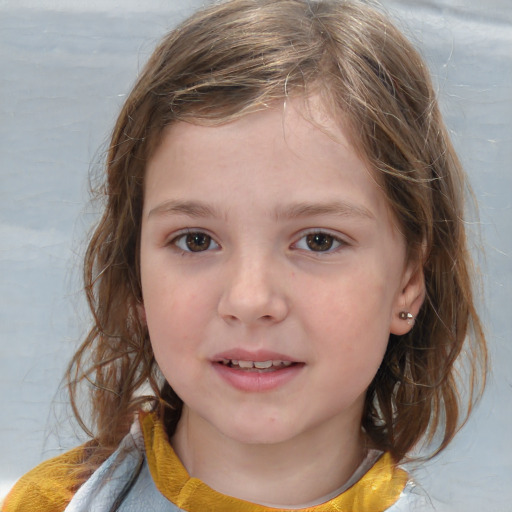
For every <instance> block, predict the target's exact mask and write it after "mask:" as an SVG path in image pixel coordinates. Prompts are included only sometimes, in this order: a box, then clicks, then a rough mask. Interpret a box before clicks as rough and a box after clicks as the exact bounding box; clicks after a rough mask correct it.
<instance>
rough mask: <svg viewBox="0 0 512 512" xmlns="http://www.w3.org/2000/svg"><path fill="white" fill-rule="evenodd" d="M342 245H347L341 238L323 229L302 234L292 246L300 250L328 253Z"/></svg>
mask: <svg viewBox="0 0 512 512" xmlns="http://www.w3.org/2000/svg"><path fill="white" fill-rule="evenodd" d="M343 245H347V243H346V242H345V241H344V240H343V239H341V238H338V237H337V236H335V235H331V234H330V233H327V232H325V231H315V232H313V233H306V234H305V235H303V236H302V237H301V238H300V239H299V240H297V242H296V243H295V244H294V245H293V247H294V248H295V249H300V250H302V251H309V252H319V253H322V252H326V253H329V252H334V251H335V250H336V249H338V248H339V247H341V246H343Z"/></svg>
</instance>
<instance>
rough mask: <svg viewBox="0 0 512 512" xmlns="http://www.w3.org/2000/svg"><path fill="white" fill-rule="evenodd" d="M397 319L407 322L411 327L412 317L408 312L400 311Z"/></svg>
mask: <svg viewBox="0 0 512 512" xmlns="http://www.w3.org/2000/svg"><path fill="white" fill-rule="evenodd" d="M398 317H399V318H400V320H407V323H408V324H409V325H412V324H413V322H414V317H413V316H412V314H411V313H409V311H400V313H398Z"/></svg>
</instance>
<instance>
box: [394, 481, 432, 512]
mask: <svg viewBox="0 0 512 512" xmlns="http://www.w3.org/2000/svg"><path fill="white" fill-rule="evenodd" d="M437 510H438V503H436V502H435V501H434V500H433V499H432V498H431V497H430V496H429V495H428V494H427V492H426V491H425V490H424V489H423V488H422V487H420V486H418V485H417V484H416V483H415V482H414V481H413V480H409V481H408V482H407V485H406V486H405V488H404V490H403V492H402V493H401V495H400V498H399V499H398V501H397V502H396V503H395V504H394V505H392V506H391V507H390V508H388V509H387V510H386V512H436V511H437Z"/></svg>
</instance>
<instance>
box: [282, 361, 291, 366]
mask: <svg viewBox="0 0 512 512" xmlns="http://www.w3.org/2000/svg"><path fill="white" fill-rule="evenodd" d="M282 363H283V366H291V365H292V362H291V361H282Z"/></svg>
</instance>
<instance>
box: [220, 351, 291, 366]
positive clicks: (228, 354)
mask: <svg viewBox="0 0 512 512" xmlns="http://www.w3.org/2000/svg"><path fill="white" fill-rule="evenodd" d="M223 359H231V360H233V359H234V360H236V361H259V362H262V361H291V362H292V363H296V362H299V361H297V360H295V359H294V358H293V357H290V356H289V355H286V354H282V353H279V352H274V351H272V350H246V349H242V348H235V349H231V350H226V351H224V352H219V353H218V354H215V355H214V356H213V357H212V360H213V361H222V360H223Z"/></svg>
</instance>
